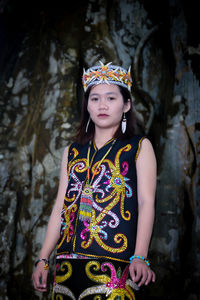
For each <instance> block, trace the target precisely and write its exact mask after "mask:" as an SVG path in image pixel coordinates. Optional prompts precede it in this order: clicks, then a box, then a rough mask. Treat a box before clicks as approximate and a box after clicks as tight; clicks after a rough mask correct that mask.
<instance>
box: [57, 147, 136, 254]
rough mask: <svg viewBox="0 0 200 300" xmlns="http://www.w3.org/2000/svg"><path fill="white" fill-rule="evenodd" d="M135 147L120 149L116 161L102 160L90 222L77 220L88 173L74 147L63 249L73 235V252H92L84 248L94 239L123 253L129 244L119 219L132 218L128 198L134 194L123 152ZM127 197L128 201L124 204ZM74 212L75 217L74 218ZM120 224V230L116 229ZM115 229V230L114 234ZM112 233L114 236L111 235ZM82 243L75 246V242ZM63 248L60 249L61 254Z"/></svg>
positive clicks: (63, 216) (94, 190)
mask: <svg viewBox="0 0 200 300" xmlns="http://www.w3.org/2000/svg"><path fill="white" fill-rule="evenodd" d="M131 149H132V145H131V144H126V145H125V146H124V147H122V148H120V149H119V150H118V151H117V153H116V155H115V157H114V160H113V161H111V160H110V159H108V158H105V160H104V161H103V162H102V163H101V165H100V166H99V168H98V170H97V172H96V175H95V177H94V181H93V203H92V212H91V213H92V216H91V221H88V220H83V221H81V220H78V217H77V214H78V203H79V201H80V196H81V190H82V186H83V183H84V179H85V176H84V175H83V176H80V175H81V173H83V172H85V173H86V170H87V168H86V163H87V162H86V159H85V158H80V159H78V158H77V156H78V155H79V152H78V151H77V149H76V148H72V150H71V156H73V157H72V158H70V160H69V163H68V174H69V188H68V190H67V193H66V197H65V203H64V209H63V213H62V227H61V238H60V241H59V244H58V246H57V248H58V249H59V248H61V246H62V244H63V242H64V241H65V242H67V243H69V242H70V241H71V240H72V237H73V244H72V247H73V250H72V251H73V252H75V253H79V254H86V255H87V254H89V252H88V253H87V252H85V251H84V252H83V251H82V250H81V248H82V249H84V250H85V249H89V248H90V246H91V245H92V244H93V242H94V241H95V242H96V243H97V244H98V246H99V247H100V248H101V249H103V250H105V251H106V252H110V253H116V254H117V253H123V252H124V251H125V250H126V249H127V247H128V240H127V237H126V235H125V234H124V233H122V232H120V227H119V225H120V220H121V221H122V220H124V222H126V221H130V220H131V212H130V211H129V210H128V209H126V206H127V207H128V206H129V204H128V202H127V200H128V199H129V198H131V197H132V196H133V188H132V187H131V185H129V181H130V179H129V178H128V176H127V174H128V171H129V163H128V162H127V161H122V162H120V158H121V155H122V154H123V153H125V152H128V151H130V150H131ZM98 163H99V161H96V162H95V163H94V164H93V165H92V167H91V176H92V174H93V173H94V171H95V169H96V166H97V165H98ZM125 199H126V203H127V204H125ZM74 215H75V217H74ZM79 222H82V225H83V226H82V225H81V227H82V228H81V230H80V232H79V234H80V236H79V237H78V236H77V231H76V228H77V227H79ZM118 227H119V231H117V228H118ZM112 232H113V233H112ZM111 235H112V236H111ZM77 240H78V243H79V246H78V247H76V243H77ZM62 251H63V250H61V251H60V254H62V253H63V252H62ZM106 256H107V255H106Z"/></svg>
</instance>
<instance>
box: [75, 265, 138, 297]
mask: <svg viewBox="0 0 200 300" xmlns="http://www.w3.org/2000/svg"><path fill="white" fill-rule="evenodd" d="M100 269H101V271H102V274H101V275H96V274H94V273H95V271H99V270H100ZM108 269H109V270H110V272H111V275H110V276H109V275H108V273H110V272H107V271H108ZM106 272H107V274H106ZM128 273H129V265H127V266H126V267H125V269H124V271H123V273H122V271H121V269H120V268H119V269H118V270H117V271H116V269H115V267H114V266H113V264H112V263H110V262H107V263H102V264H101V265H100V262H98V261H90V262H88V263H87V265H86V274H87V276H88V277H89V279H91V280H92V281H94V282H96V283H97V284H98V285H95V286H93V287H89V288H87V289H86V290H85V291H83V292H82V293H81V295H80V296H79V298H78V300H81V299H83V298H84V297H86V296H88V295H97V294H105V295H106V297H108V298H107V299H109V300H114V299H116V297H117V296H118V297H120V299H125V297H127V298H128V299H130V300H135V295H134V293H133V290H132V289H131V287H132V288H133V286H134V288H135V289H138V288H137V285H134V284H133V282H132V281H131V280H129V279H127V277H128Z"/></svg>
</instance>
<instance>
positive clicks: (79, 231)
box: [53, 136, 143, 300]
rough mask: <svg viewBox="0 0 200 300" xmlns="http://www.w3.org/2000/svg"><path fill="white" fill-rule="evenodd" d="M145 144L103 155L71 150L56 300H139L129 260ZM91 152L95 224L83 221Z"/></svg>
mask: <svg viewBox="0 0 200 300" xmlns="http://www.w3.org/2000/svg"><path fill="white" fill-rule="evenodd" d="M142 139H143V138H142V137H141V136H133V137H132V138H131V139H127V140H117V141H116V142H115V143H113V139H112V140H110V141H108V142H107V143H106V144H105V145H104V146H103V147H102V148H100V149H99V150H98V149H97V148H96V146H95V144H94V143H92V144H91V145H89V143H87V144H86V145H79V144H77V143H73V144H72V145H71V146H70V147H69V155H68V165H67V172H68V187H67V191H66V195H65V200H64V205H63V210H62V216H61V220H62V221H61V222H62V224H61V232H60V239H59V241H58V244H57V259H56V269H55V281H54V289H53V299H59V300H60V299H83V298H85V299H96V300H97V299H98V300H100V299H126V298H127V299H135V297H134V293H133V288H136V285H135V284H134V283H133V282H132V281H131V280H130V279H129V257H130V256H132V255H133V254H134V249H135V242H136V232H137V218H138V212H137V207H138V203H137V174H136V164H135V162H136V159H137V156H138V153H139V149H140V145H141V142H142ZM111 144H112V148H111ZM89 147H90V152H89V167H90V168H89V171H90V177H92V175H93V174H94V172H95V176H94V178H93V182H92V191H93V193H92V194H93V201H92V210H91V220H90V221H88V220H82V219H81V218H80V201H81V194H82V190H83V188H84V184H85V179H86V177H87V168H88V167H87V166H88V149H89ZM110 148H111V149H110ZM109 149H110V151H109ZM105 155H106V156H105ZM104 156H105V158H104V159H103V161H102V162H101V164H100V166H99V167H98V170H97V172H96V171H95V169H96V166H97V165H98V164H99V162H100V161H101V160H102V158H103V157H104ZM116 297H118V298H116Z"/></svg>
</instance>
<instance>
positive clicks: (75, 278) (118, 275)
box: [52, 259, 139, 300]
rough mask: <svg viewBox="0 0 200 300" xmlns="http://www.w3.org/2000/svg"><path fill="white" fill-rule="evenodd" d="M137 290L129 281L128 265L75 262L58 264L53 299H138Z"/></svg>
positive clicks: (88, 261) (91, 261)
mask: <svg viewBox="0 0 200 300" xmlns="http://www.w3.org/2000/svg"><path fill="white" fill-rule="evenodd" d="M138 289H139V288H138V286H137V284H135V283H134V282H133V281H132V280H131V279H130V278H129V264H125V263H118V262H112V263H111V262H110V261H102V260H100V261H99V260H85V259H83V260H76V259H75V260H70V261H62V262H61V263H57V264H56V268H55V279H54V288H53V295H52V296H53V297H52V299H63V300H64V299H66V298H65V297H70V298H71V299H73V300H75V299H78V300H81V299H84V298H87V297H89V296H90V297H92V298H93V299H108V300H114V299H129V300H135V294H134V290H138ZM67 299H68V298H67ZM90 299H91V298H90Z"/></svg>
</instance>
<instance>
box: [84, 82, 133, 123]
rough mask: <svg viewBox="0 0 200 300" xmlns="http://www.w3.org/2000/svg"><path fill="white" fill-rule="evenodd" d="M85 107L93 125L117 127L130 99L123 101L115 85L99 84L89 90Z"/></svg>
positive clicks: (128, 105) (128, 107)
mask: <svg viewBox="0 0 200 300" xmlns="http://www.w3.org/2000/svg"><path fill="white" fill-rule="evenodd" d="M87 109H88V112H89V114H90V118H91V119H92V121H93V122H94V124H95V126H97V127H99V128H104V129H106V128H113V129H117V128H118V126H119V124H120V122H121V120H122V115H123V113H126V112H127V111H128V110H129V109H130V100H129V101H128V102H127V103H124V101H123V96H122V94H121V93H120V89H119V87H118V86H117V85H114V84H99V85H96V86H94V87H92V88H91V90H90V94H89V98H88V106H87Z"/></svg>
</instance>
